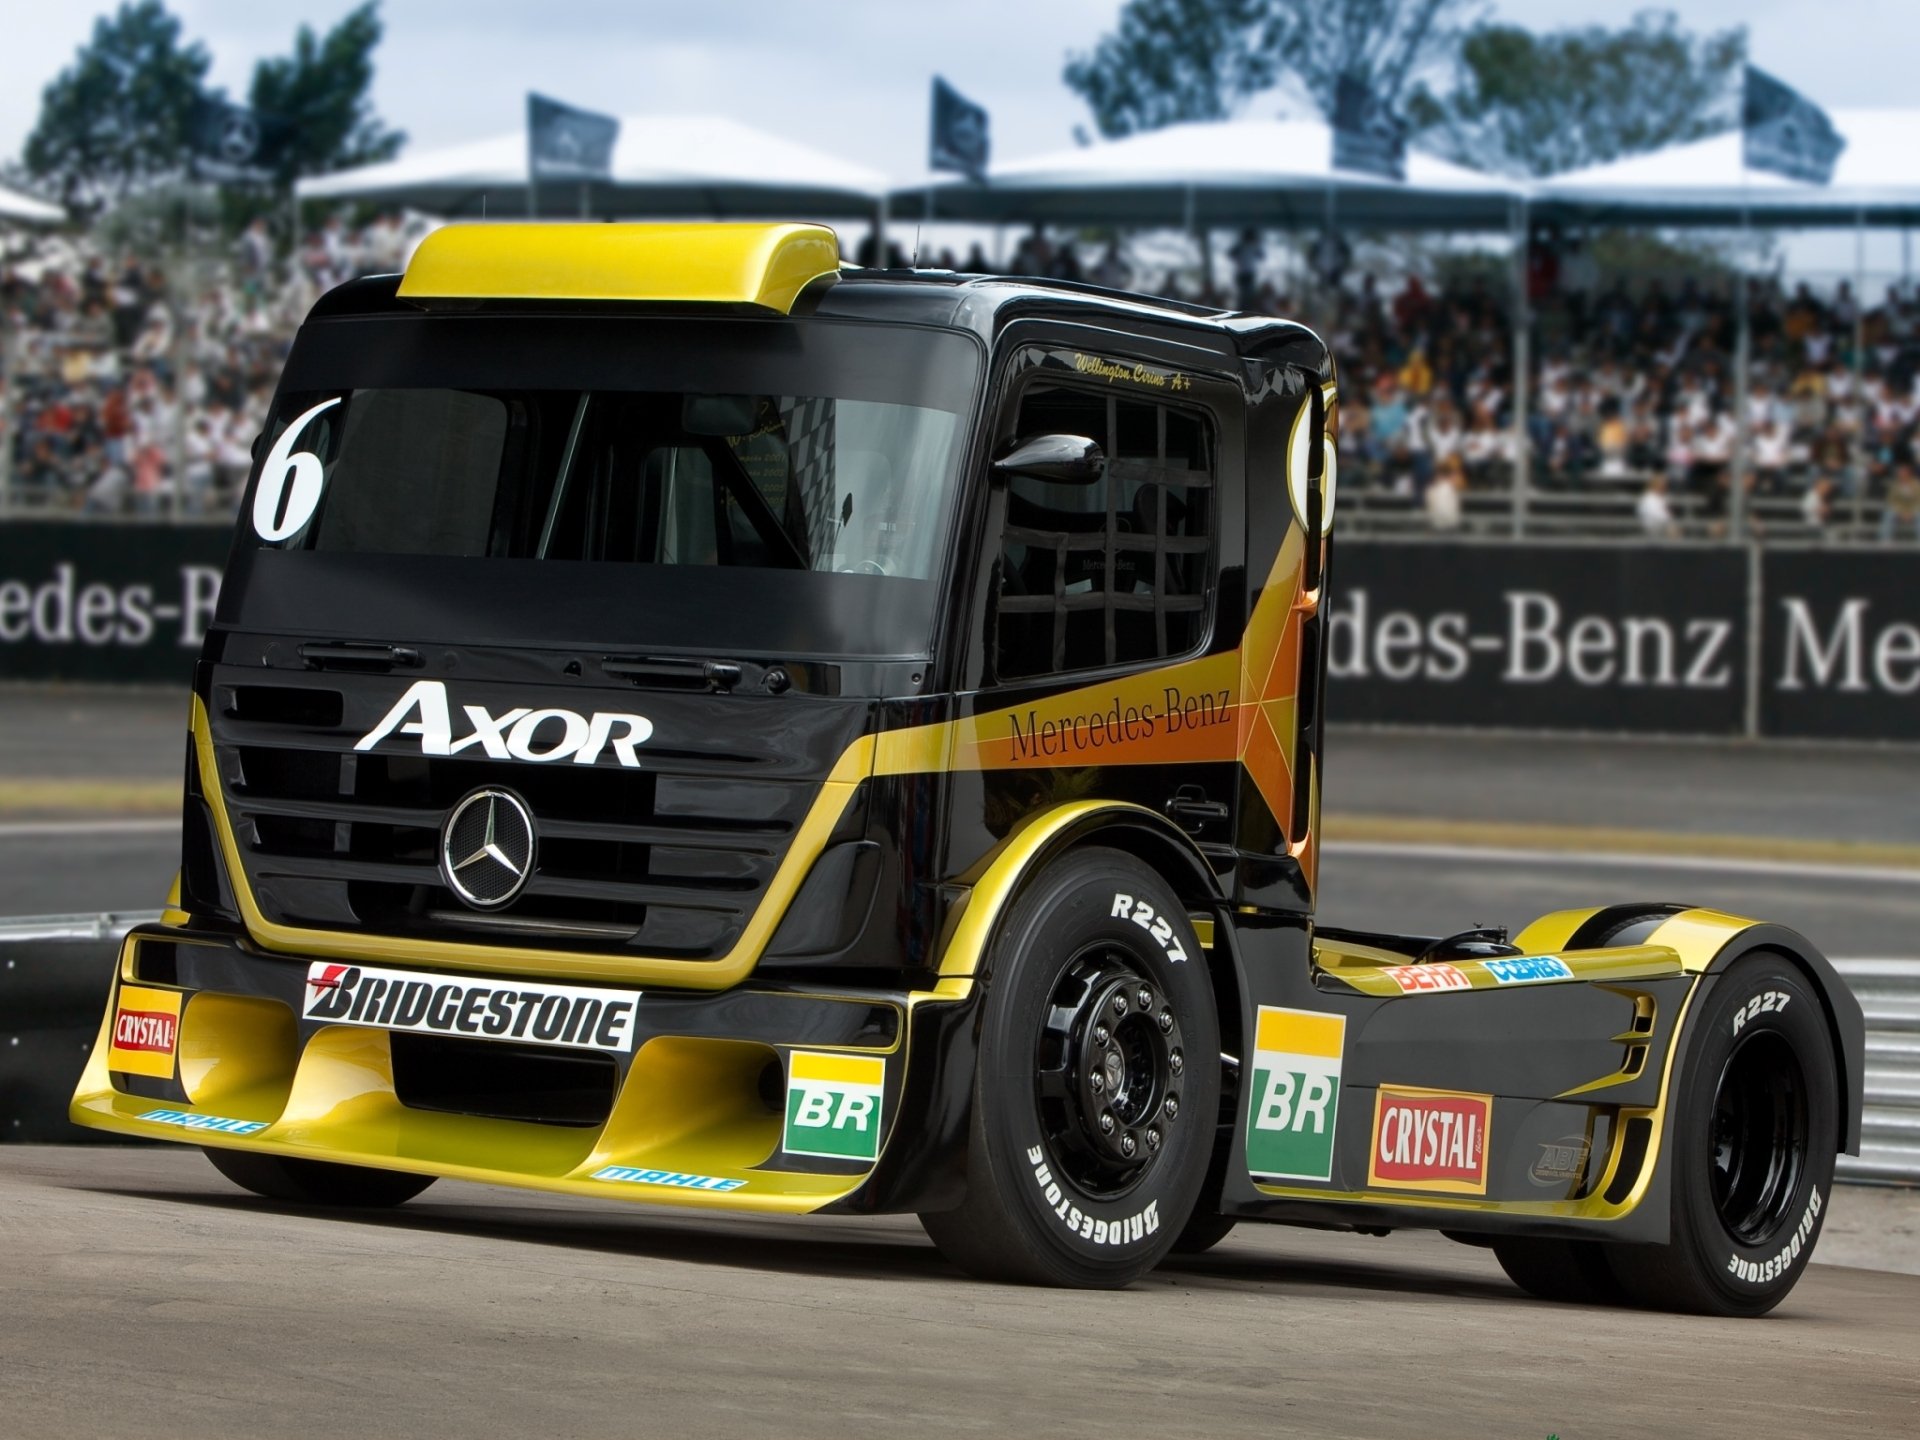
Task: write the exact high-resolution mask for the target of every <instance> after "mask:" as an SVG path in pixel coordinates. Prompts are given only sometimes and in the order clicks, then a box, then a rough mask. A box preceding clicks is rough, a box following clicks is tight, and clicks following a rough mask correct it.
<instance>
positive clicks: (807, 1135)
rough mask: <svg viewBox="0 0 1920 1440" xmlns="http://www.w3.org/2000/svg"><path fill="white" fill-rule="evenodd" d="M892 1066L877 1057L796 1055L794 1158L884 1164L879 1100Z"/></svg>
mask: <svg viewBox="0 0 1920 1440" xmlns="http://www.w3.org/2000/svg"><path fill="white" fill-rule="evenodd" d="M886 1079H887V1062H886V1061H885V1060H883V1059H880V1058H879V1057H878V1056H865V1055H827V1054H822V1053H821V1052H819V1051H815V1050H796V1051H794V1052H793V1055H792V1056H791V1057H790V1059H789V1061H788V1064H787V1126H786V1133H785V1136H784V1138H783V1139H782V1141H781V1143H782V1145H784V1147H785V1148H786V1151H787V1153H788V1154H790V1155H823V1156H827V1157H828V1158H830V1159H835V1160H877V1159H879V1158H880V1097H881V1093H882V1090H883V1087H884V1086H885V1084H886Z"/></svg>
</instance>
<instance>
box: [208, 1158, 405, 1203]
mask: <svg viewBox="0 0 1920 1440" xmlns="http://www.w3.org/2000/svg"><path fill="white" fill-rule="evenodd" d="M203 1153H204V1154H205V1155H206V1157H207V1159H209V1160H211V1161H212V1162H213V1168H214V1169H216V1170H218V1171H219V1172H220V1173H221V1174H222V1175H224V1176H226V1177H227V1179H229V1180H231V1181H232V1182H233V1183H234V1184H236V1185H238V1186H239V1187H240V1188H241V1189H242V1190H251V1191H252V1192H253V1193H254V1194H256V1195H261V1196H264V1197H266V1198H267V1199H269V1200H291V1201H293V1202H294V1203H295V1204H299V1205H341V1206H360V1207H364V1208H368V1209H384V1208H387V1207H389V1206H393V1205H403V1204H405V1203H406V1202H407V1201H409V1200H411V1199H413V1197H414V1196H416V1195H418V1194H419V1193H420V1192H421V1191H422V1190H424V1189H426V1188H427V1187H428V1186H429V1185H431V1184H433V1176H431V1175H409V1174H407V1173H405V1172H404V1171H400V1170H373V1169H370V1168H368V1167H367V1166H364V1165H336V1164H334V1163H333V1162H332V1161H329V1160H289V1159H287V1158H285V1157H284V1156H280V1155H262V1154H259V1153H258V1152H256V1151H252V1150H217V1149H213V1148H208V1149H207V1150H205V1151H204V1152H203Z"/></svg>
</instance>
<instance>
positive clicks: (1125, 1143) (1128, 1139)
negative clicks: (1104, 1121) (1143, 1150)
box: [1120, 1135, 1140, 1155]
mask: <svg viewBox="0 0 1920 1440" xmlns="http://www.w3.org/2000/svg"><path fill="white" fill-rule="evenodd" d="M1139 1148H1140V1147H1139V1146H1138V1145H1136V1144H1134V1142H1133V1136H1131V1135H1122V1136H1121V1137H1120V1153H1121V1154H1122V1155H1131V1154H1133V1152H1134V1151H1135V1150H1138V1149H1139Z"/></svg>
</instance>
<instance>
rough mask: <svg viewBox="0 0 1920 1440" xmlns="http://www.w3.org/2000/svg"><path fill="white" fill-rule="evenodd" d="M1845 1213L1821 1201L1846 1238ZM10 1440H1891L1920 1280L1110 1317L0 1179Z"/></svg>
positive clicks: (1455, 1251) (858, 1267)
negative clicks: (694, 1439) (1761, 1310)
mask: <svg viewBox="0 0 1920 1440" xmlns="http://www.w3.org/2000/svg"><path fill="white" fill-rule="evenodd" d="M1843 1203H1844V1199H1843V1197H1841V1196H1836V1199H1835V1203H1834V1205H1833V1207H1832V1208H1833V1212H1834V1214H1835V1215H1836V1216H1837V1215H1838V1214H1839V1213H1840V1211H1841V1207H1842V1205H1843ZM0 1296H4V1303H0V1357H3V1358H0V1417H4V1418H0V1430H4V1432H5V1433H6V1434H8V1435H10V1436H19V1437H37V1436H47V1437H62V1436H108V1435H111V1436H140V1437H151V1440H162V1437H171V1436H182V1437H187V1436H191V1437H193V1440H226V1437H253V1436H264V1435H286V1436H308V1435H313V1436H322V1435H341V1436H348V1435H355V1436H358V1435H368V1436H388V1435H392V1436H409V1437H422V1440H426V1437H438V1436H448V1437H456V1436H457V1437H462V1440H465V1437H479V1436H495V1435H499V1436H515V1437H527V1436H576V1435H578V1436H595V1437H611V1436H627V1435H632V1436H716V1437H718V1436H749V1437H750V1436H763V1435H764V1436H781V1437H811V1436H820V1437H852V1436H866V1435H873V1436H888V1437H894V1436H943V1435H990V1436H1019V1437H1062V1440H1066V1437H1074V1440H1079V1437H1132V1436H1153V1437H1166V1436H1205V1437H1208V1440H1219V1437H1228V1436H1243V1435H1244V1436H1255V1435H1258V1436H1295V1435H1297V1436H1343V1437H1344V1436H1351V1437H1362V1436H1365V1437H1371V1440H1379V1437H1395V1436H1417V1437H1425V1440H1436V1437H1452V1436H1461V1437H1466V1436H1471V1437H1476V1440H1481V1437H1520V1440H1543V1437H1547V1436H1550V1435H1557V1436H1560V1437H1562V1440H1577V1437H1587V1436H1595V1437H1599V1436H1605V1437H1608V1440H1628V1437H1639V1436H1647V1437H1655V1436H1657V1437H1661V1440H1668V1437H1674V1436H1690V1437H1702V1440H1710V1437H1728V1440H1756V1437H1760V1436H1774V1435H1779V1436H1794V1437H1804V1436H1845V1437H1849V1440H1857V1437H1863V1436H1882V1435H1885V1436H1911V1435H1913V1434H1914V1433H1916V1431H1917V1430H1920V1386H1917V1385H1916V1384H1915V1382H1914V1380H1913V1373H1912V1366H1913V1356H1914V1355H1915V1353H1916V1352H1917V1351H1920V1277H1915V1276H1911V1275H1893V1274H1880V1273H1875V1272H1871V1271H1866V1270H1853V1269H1844V1268H1837V1267H1832V1266H1826V1265H1816V1266H1814V1267H1813V1268H1812V1269H1811V1270H1810V1271H1809V1272H1808V1274H1807V1275H1806V1277H1805V1278H1804V1279H1803V1281H1802V1282H1801V1284H1800V1286H1799V1287H1798V1288H1797V1289H1796V1290H1795V1291H1794V1293H1793V1294H1792V1295H1791V1296H1790V1297H1789V1298H1788V1300H1787V1302H1786V1304H1785V1305H1783V1306H1782V1307H1781V1309H1780V1310H1778V1311H1776V1312H1775V1313H1774V1314H1773V1315H1772V1316H1770V1317H1768V1318H1766V1319H1763V1320H1749V1321H1730V1320H1707V1319H1701V1318H1698V1317H1689V1316H1673V1315H1657V1314H1647V1313H1639V1312H1632V1311H1624V1310H1607V1309H1589V1308H1583V1307H1575V1306H1565V1305H1550V1304H1546V1303H1543V1302H1540V1301H1536V1300H1532V1299H1529V1298H1526V1297H1525V1296H1523V1295H1521V1293H1520V1292H1519V1291H1517V1290H1516V1289H1515V1288H1514V1287H1513V1286H1512V1285H1511V1284H1510V1283H1509V1282H1508V1281H1507V1280H1506V1278H1505V1277H1504V1276H1503V1275H1502V1274H1501V1272H1500V1270H1499V1268H1498V1267H1497V1265H1496V1264H1495V1263H1494V1261H1493V1259H1492V1257H1491V1256H1490V1255H1489V1254H1488V1252H1486V1251H1484V1250H1479V1249H1472V1248H1468V1247H1465V1246H1461V1245H1456V1244H1454V1243H1452V1242H1451V1241H1448V1240H1445V1239H1442V1238H1440V1237H1438V1236H1427V1235H1395V1236H1390V1237H1387V1238H1385V1239H1369V1238H1365V1237H1359V1236H1349V1235H1334V1234H1324V1233H1319V1232H1312V1231H1303V1230H1286V1229H1279V1228H1275V1227H1252V1228H1249V1227H1242V1228H1241V1229H1240V1230H1238V1231H1236V1232H1235V1233H1234V1234H1233V1235H1232V1236H1231V1237H1229V1239H1228V1240H1227V1241H1226V1242H1225V1243H1223V1244H1222V1245H1221V1246H1220V1247H1219V1248H1218V1249H1216V1250H1215V1251H1213V1252H1212V1253H1210V1254H1208V1255H1206V1256H1203V1257H1198V1258H1195V1259H1191V1260H1177V1261H1174V1262H1171V1263H1169V1264H1168V1265H1167V1266H1165V1267H1163V1268H1162V1269H1161V1270H1159V1271H1157V1272H1155V1273H1154V1274H1153V1275H1152V1276H1150V1277H1149V1278H1148V1279H1147V1280H1145V1281H1144V1282H1142V1283H1140V1284H1139V1285H1137V1286H1135V1287H1134V1288H1133V1289H1131V1290H1128V1291H1124V1292H1120V1293H1115V1294H1086V1293H1073V1292H1063V1291H1046V1290H1030V1289H1019V1288H1008V1287H1000V1286H994V1285H987V1284H981V1283H978V1282H975V1281H973V1280H970V1279H968V1278H966V1277H964V1276H962V1275H961V1274H960V1273H959V1272H957V1271H955V1270H954V1269H952V1268H951V1267H950V1266H948V1265H947V1264H946V1262H945V1261H944V1260H942V1259H941V1258H940V1257H939V1255H938V1254H937V1253H936V1252H935V1251H934V1250H933V1248H932V1247H931V1245H929V1244H928V1243H927V1242H926V1240H925V1239H924V1238H923V1237H922V1235H921V1233H920V1230H919V1228H918V1226H917V1225H916V1224H915V1223H914V1222H912V1221H911V1220H904V1219H882V1220H803V1221H779V1220H758V1219H743V1220H714V1219H705V1218H695V1217H691V1216H686V1215H684V1214H681V1213H677V1212H674V1211H670V1210H664V1209H639V1208H632V1209H629V1208H625V1207H621V1206H615V1205H610V1204H609V1205H596V1204H592V1203H590V1202H586V1201H572V1200H569V1199H562V1198H553V1197H547V1196H535V1195H523V1194H520V1193H517V1192H508V1191H499V1190H492V1189H488V1188H484V1187H479V1186H472V1185H464V1184H456V1183H451V1182H446V1181H443V1182H441V1183H440V1184H439V1185H437V1186H436V1187H435V1188H433V1189H432V1190H429V1191H428V1192H427V1193H426V1194H425V1195H423V1196H422V1197H420V1199H418V1200H416V1201H414V1202H413V1203H412V1204H411V1205H408V1206H406V1207H404V1208H403V1209H401V1210H398V1211H393V1212H382V1213H342V1212H334V1213H324V1212H315V1211H306V1210H300V1209H297V1208H294V1207H288V1206H281V1205H276V1204H270V1203H268V1202H264V1201H258V1200H255V1199H253V1198H251V1197H249V1196H246V1195H244V1194H242V1193H241V1192H239V1191H237V1190H234V1189H233V1188H232V1187H230V1186H229V1185H228V1184H227V1183H226V1182H225V1181H224V1180H222V1179H220V1178H219V1177H218V1176H217V1175H216V1174H215V1173H214V1171H213V1170H212V1168H211V1167H210V1166H209V1165H207V1163H206V1162H205V1160H203V1159H202V1158H201V1157H200V1156H199V1155H197V1154H194V1153H193V1152H192V1151H191V1150H187V1149H183V1148H176V1147H172V1146H168V1147H164V1148H155V1149H119V1148H115V1149H85V1150H61V1149H51V1148H48V1149H38V1148H15V1149H4V1150H0Z"/></svg>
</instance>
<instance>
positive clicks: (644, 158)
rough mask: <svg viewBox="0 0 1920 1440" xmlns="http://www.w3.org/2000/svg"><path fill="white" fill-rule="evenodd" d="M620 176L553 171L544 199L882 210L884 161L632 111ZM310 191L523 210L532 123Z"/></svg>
mask: <svg viewBox="0 0 1920 1440" xmlns="http://www.w3.org/2000/svg"><path fill="white" fill-rule="evenodd" d="M612 168H613V178H612V179H611V180H610V181H602V180H595V181H589V182H585V183H584V185H583V182H581V181H578V180H550V179H543V180H542V181H541V182H540V185H539V197H540V200H541V204H542V209H543V210H544V211H545V212H546V213H549V214H571V213H579V212H581V211H585V212H587V213H590V214H591V215H593V216H594V217H596V218H612V217H634V216H648V215H656V216H662V215H670V216H701V217H709V218H714V219H789V218H792V217H793V216H795V215H804V216H809V217H822V218H824V217H828V216H841V215H862V216H864V215H871V214H873V213H874V210H875V208H876V207H877V206H878V205H879V203H880V197H881V195H882V193H883V192H884V191H885V189H886V179H885V177H884V176H882V175H881V174H880V173H879V172H878V171H874V170H868V169H866V168H864V167H863V166H859V165H854V164H852V163H850V162H848V161H845V160H841V159H839V158H837V157H836V156H832V155H828V154H824V153H823V152H821V151H818V150H814V149H812V148H810V147H808V146H805V145H801V144H798V143H796V142H795V141H792V140H788V139H786V138H784V137H782V136H778V135H772V134H769V133H767V132H766V131H763V130H756V129H754V128H753V127H752V126H749V125H743V124H741V123H740V122H739V121H737V120H729V119H726V118H725V117H723V116H715V115H629V116H626V117H623V118H622V119H621V121H620V138H619V140H618V142H617V143H616V144H615V146H614V152H613V167H612ZM295 189H296V193H297V194H298V195H299V197H300V199H302V200H363V201H367V202H370V203H373V204H381V205H393V206H397V207H398V206H405V207H410V208H413V209H417V210H425V211H428V212H431V213H433V214H436V215H449V216H481V215H485V216H489V217H498V218H503V219H519V218H521V217H523V216H524V215H525V214H526V210H527V137H526V134H525V132H524V131H520V132H515V133H513V134H510V135H500V136H496V137H494V138H493V139H490V140H477V141H473V142H470V143H468V144H464V145H452V146H446V147H443V148H441V149H438V150H422V151H419V152H417V153H415V154H411V155H408V156H405V157H404V158H402V159H399V160H389V161H385V162H383V163H381V164H378V165H364V166H360V167H359V168H357V169H353V170H342V171H338V172H336V173H335V174H332V175H321V176H315V177H313V178H311V179H307V180H302V181H300V182H299V184H298V185H297V186H296V187H295Z"/></svg>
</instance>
